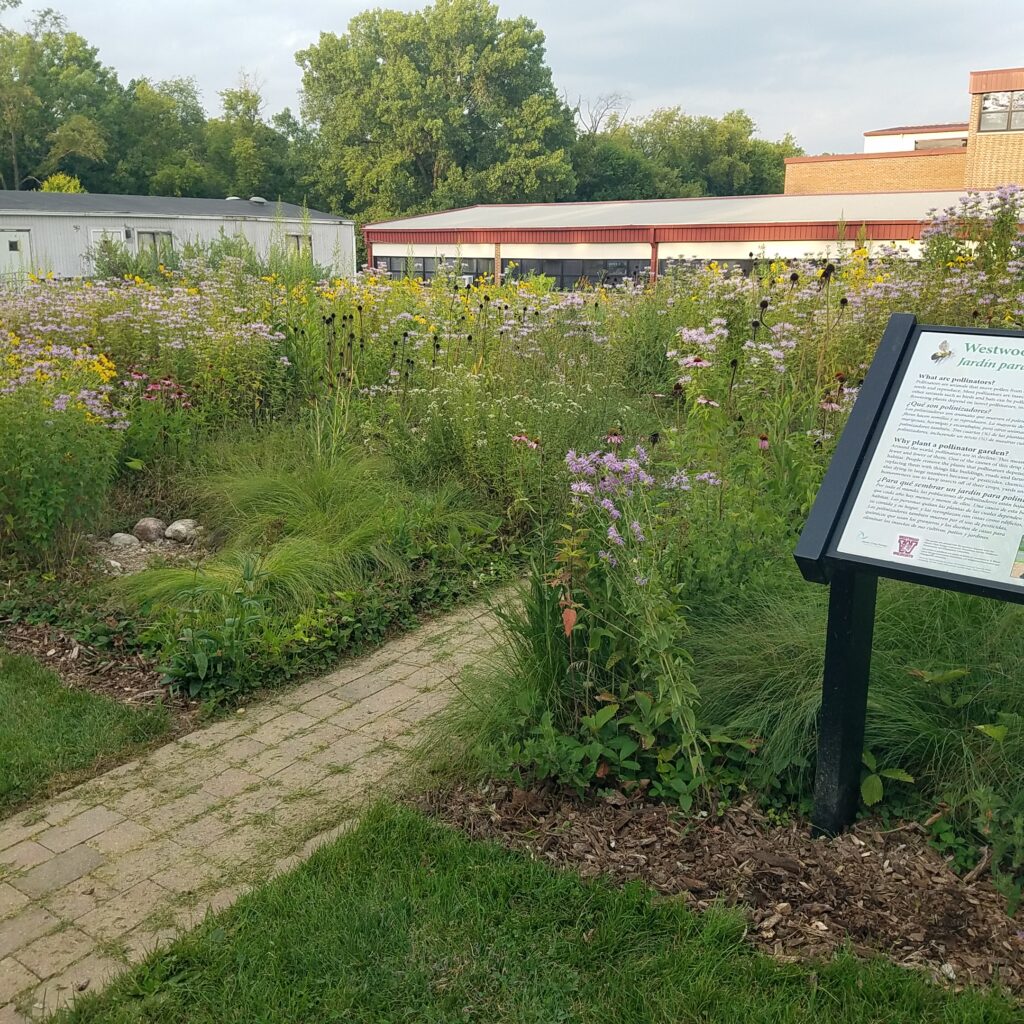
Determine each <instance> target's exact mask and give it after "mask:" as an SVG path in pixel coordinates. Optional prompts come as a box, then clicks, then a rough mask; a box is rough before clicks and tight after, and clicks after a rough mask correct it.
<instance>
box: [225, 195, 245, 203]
mask: <svg viewBox="0 0 1024 1024" xmlns="http://www.w3.org/2000/svg"><path fill="white" fill-rule="evenodd" d="M232 199H235V200H237V201H239V202H241V200H242V197H241V196H228V197H227V199H225V200H224V201H225V202H227V203H230V202H231V200H232Z"/></svg>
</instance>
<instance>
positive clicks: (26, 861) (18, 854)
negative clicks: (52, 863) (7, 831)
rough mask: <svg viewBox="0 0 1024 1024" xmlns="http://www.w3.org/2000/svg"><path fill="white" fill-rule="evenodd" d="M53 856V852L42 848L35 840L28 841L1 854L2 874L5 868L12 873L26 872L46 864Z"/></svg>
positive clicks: (0, 869) (0, 871)
mask: <svg viewBox="0 0 1024 1024" xmlns="http://www.w3.org/2000/svg"><path fill="white" fill-rule="evenodd" d="M52 856H53V850H48V849H47V848H46V847H45V846H40V845H39V843H37V842H35V840H33V839H26V840H25V841H24V842H23V843H18V845H17V846H12V847H10V848H8V849H6V850H4V851H3V852H2V853H0V873H2V871H3V868H5V867H6V868H9V869H10V870H12V871H25V870H27V869H28V868H34V867H35V866H36V865H37V864H45V863H46V861H48V860H49V859H50V858H51V857H52Z"/></svg>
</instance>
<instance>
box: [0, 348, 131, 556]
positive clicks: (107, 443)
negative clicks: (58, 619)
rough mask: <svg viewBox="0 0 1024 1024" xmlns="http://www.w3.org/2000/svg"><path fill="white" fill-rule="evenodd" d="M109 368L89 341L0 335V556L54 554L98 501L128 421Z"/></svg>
mask: <svg viewBox="0 0 1024 1024" xmlns="http://www.w3.org/2000/svg"><path fill="white" fill-rule="evenodd" d="M113 376H114V369H113V366H112V365H111V363H110V361H109V360H108V359H106V357H105V356H103V355H97V354H95V353H93V352H92V351H91V350H90V349H88V348H84V347H83V348H78V349H71V348H70V347H68V346H64V345H54V344H40V343H33V342H30V341H25V340H23V339H21V338H19V337H18V336H17V335H16V334H13V333H10V334H8V335H7V336H6V337H4V338H0V556H5V555H6V556H11V555H13V556H15V557H18V558H25V559H29V560H34V561H38V560H43V559H48V558H52V557H53V555H54V552H53V545H54V544H55V542H56V541H57V540H58V538H59V535H60V534H61V532H62V531H65V532H67V531H69V530H73V529H74V528H76V527H80V526H82V525H84V524H88V523H89V522H90V521H91V520H92V518H93V517H94V516H96V515H97V514H98V513H99V511H100V509H101V508H102V507H103V504H104V502H105V500H106V498H107V491H108V488H109V486H110V484H111V481H112V480H113V476H114V471H115V468H116V460H117V454H118V451H119V449H120V446H121V441H122V435H121V432H122V431H123V430H124V428H126V427H127V426H128V421H127V420H126V419H125V417H124V414H123V413H122V412H121V411H120V410H118V409H115V408H113V407H112V406H111V404H110V381H111V380H112V379H113Z"/></svg>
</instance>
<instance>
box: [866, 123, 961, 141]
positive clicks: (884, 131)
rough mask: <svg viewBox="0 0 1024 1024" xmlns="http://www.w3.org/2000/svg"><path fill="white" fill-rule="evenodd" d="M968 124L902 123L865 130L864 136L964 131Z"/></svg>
mask: <svg viewBox="0 0 1024 1024" xmlns="http://www.w3.org/2000/svg"><path fill="white" fill-rule="evenodd" d="M968 127H969V125H968V124H967V122H966V121H957V122H951V123H949V124H904V125H900V126H899V127H898V128H876V129H875V130H874V131H873V132H865V133H864V137H865V138H870V137H871V136H874V135H927V134H928V133H929V132H965V131H967V129H968Z"/></svg>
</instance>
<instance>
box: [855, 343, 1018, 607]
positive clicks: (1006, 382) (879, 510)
mask: <svg viewBox="0 0 1024 1024" xmlns="http://www.w3.org/2000/svg"><path fill="white" fill-rule="evenodd" d="M837 550H838V551H839V552H841V553H843V554H846V555H857V556H860V557H863V558H873V559H877V560H880V561H883V562H890V563H892V564H894V565H900V566H902V567H904V568H907V569H913V568H914V567H917V568H921V569H931V570H937V571H940V572H945V573H951V574H955V575H957V576H968V577H973V578H975V579H978V580H982V581H986V582H988V581H994V582H999V583H1002V584H1010V585H1012V584H1014V583H1018V584H1020V585H1021V587H1022V588H1024V339H1020V340H1018V339H1016V338H1005V337H1002V338H1001V337H999V336H998V335H995V334H947V333H945V332H943V331H923V332H922V333H921V335H920V337H919V338H918V340H917V344H916V346H915V348H914V351H913V353H912V354H910V355H909V357H908V363H907V371H906V375H905V377H904V378H903V382H902V384H901V385H900V389H899V393H898V394H897V395H896V400H895V403H894V404H893V407H892V409H891V411H890V413H889V417H888V420H887V422H886V423H885V426H884V428H883V430H882V433H881V436H880V438H879V442H878V445H877V447H876V448H875V451H874V454H873V455H872V456H871V462H870V464H869V465H868V469H867V473H866V475H865V477H864V480H863V483H862V485H861V488H860V492H859V493H858V495H857V498H856V500H855V502H854V504H853V508H852V510H851V513H850V517H849V519H848V520H847V522H846V527H845V528H844V530H843V533H842V536H841V537H840V538H839V543H838V545H837Z"/></svg>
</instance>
